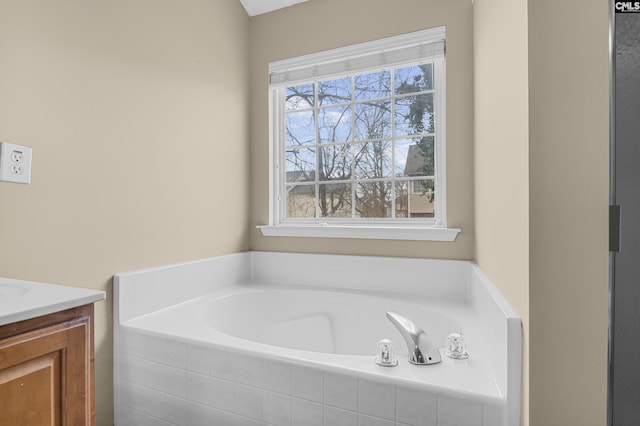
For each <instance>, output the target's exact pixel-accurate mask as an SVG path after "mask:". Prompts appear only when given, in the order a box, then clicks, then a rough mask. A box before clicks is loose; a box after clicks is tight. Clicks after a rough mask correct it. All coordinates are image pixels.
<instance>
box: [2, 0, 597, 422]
mask: <svg viewBox="0 0 640 426" xmlns="http://www.w3.org/2000/svg"><path fill="white" fill-rule="evenodd" d="M606 3H607V2H603V1H600V0H587V1H585V0H582V1H578V0H569V1H566V2H557V1H552V0H529V1H528V2H527V1H526V0H517V1H513V0H475V5H473V7H472V4H471V1H468V0H448V1H442V0H397V1H395V2H393V4H394V7H392V8H390V7H389V2H388V1H384V0H349V1H348V2H346V1H344V0H312V1H310V2H307V3H303V4H300V5H297V6H295V7H292V8H287V9H283V10H281V11H279V12H276V13H271V14H267V15H262V16H259V17H256V18H253V19H251V20H249V19H248V18H247V17H246V15H245V13H244V11H243V10H242V8H241V6H240V4H239V2H238V1H237V0H216V1H207V0H189V1H187V2H175V1H170V0H137V1H136V2H130V1H124V0H118V1H112V2H101V3H97V2H90V3H89V2H81V1H78V0H59V1H57V2H50V1H46V0H25V1H13V0H0V140H1V141H6V142H12V143H17V144H23V145H27V146H31V147H33V149H34V169H33V175H32V184H31V185H26V186H25V185H17V184H10V183H5V182H0V235H1V236H2V237H1V242H2V243H3V244H1V245H0V276H6V277H13V278H19V279H28V280H36V281H45V282H53V283H61V284H67V285H74V286H81V287H86V288H95V289H102V290H107V292H108V297H109V299H108V301H107V302H100V303H99V304H98V305H97V311H96V314H97V318H96V331H97V333H96V349H97V363H96V371H97V381H96V385H97V411H98V424H99V426H106V425H109V424H111V420H112V396H111V395H112V372H111V370H112V368H111V363H112V327H111V321H112V315H111V310H112V301H111V276H112V275H113V274H114V273H115V272H119V271H126V270H131V269H134V268H140V267H145V266H152V265H160V264H166V263H174V262H178V261H182V260H189V259H197V258H203V257H208V256H214V255H218V254H224V253H231V252H237V251H242V250H246V249H248V248H252V249H256V250H282V251H300V252H333V253H352V254H373V255H378V254H385V255H394V256H414V257H416V256H417V257H445V258H472V257H475V258H476V259H477V261H478V262H479V263H480V265H481V267H482V268H483V269H484V270H485V271H486V272H487V273H488V275H489V276H490V277H491V279H492V280H493V281H494V282H495V283H496V284H497V286H498V287H499V288H500V290H501V291H502V293H503V294H504V295H505V296H506V298H507V299H508V300H509V302H510V303H511V304H512V305H513V306H514V307H515V309H516V310H517V311H518V312H519V313H520V315H522V317H523V319H524V327H525V330H524V331H525V391H526V390H527V381H528V378H530V406H529V408H528V409H527V407H528V405H527V403H526V400H527V398H526V395H525V413H524V415H523V417H524V419H525V424H526V422H527V421H528V420H529V419H528V418H527V410H529V411H530V422H529V424H531V425H533V426H555V425H565V424H571V425H573V424H575V425H578V424H579V425H581V426H582V425H586V426H590V425H593V426H596V425H602V424H604V416H605V412H606V400H605V395H606V327H607V318H606V314H607V252H606V237H607V236H606V211H607V210H606V209H607V207H606V206H607V196H606V194H607V158H608V155H607V126H608V121H607V57H606V55H607V19H608V12H607V5H606ZM363 11H366V12H363ZM365 13H366V19H364V18H362V16H363V14H365ZM354 23H356V25H353V24H354ZM438 25H446V26H447V66H448V69H447V86H448V93H447V118H448V128H447V133H448V134H447V136H448V141H447V144H448V152H447V167H448V189H449V190H448V194H447V196H448V201H449V217H448V220H449V224H450V226H452V227H460V228H462V229H463V234H462V235H461V236H459V237H458V241H456V242H455V243H429V242H395V241H366V240H364V241H357V240H356V241H346V240H344V241H343V240H324V239H303V238H298V239H296V238H275V237H272V238H264V237H262V236H261V235H260V233H259V232H258V231H257V230H255V226H256V225H259V224H265V223H267V220H268V185H267V180H268V158H267V153H268V131H267V129H268V122H267V109H266V96H267V80H266V70H267V64H268V62H270V61H273V60H278V59H284V58H288V57H292V56H296V55H300V54H305V53H311V52H315V51H319V50H323V49H329V48H334V47H339V46H344V45H348V44H352V43H357V42H362V41H368V40H373V39H378V38H381V37H386V36H390V35H395V34H400V33H405V32H410V31H414V30H420V29H424V28H430V27H434V26H438ZM310 31H311V32H312V33H314V34H318V35H317V36H313V37H308V36H302V34H306V33H308V32H310ZM473 49H475V53H474V52H473ZM249 57H250V58H251V66H249V65H250V64H249V62H250V61H249ZM472 58H473V59H472ZM474 60H475V65H474ZM220 64H224V68H222V67H220ZM474 68H475V71H474ZM249 69H250V70H251V71H250V74H249ZM474 72H475V75H474ZM247 81H249V82H250V88H251V93H249V89H248V88H247V84H246V83H247ZM474 83H475V88H474ZM249 96H251V99H250V100H251V102H249ZM474 97H475V99H474ZM474 107H475V113H474ZM249 114H250V121H248V119H247V117H248V115H249ZM474 114H475V116H474ZM474 119H475V120H474ZM474 121H475V126H474V125H473V123H474ZM247 123H249V124H247ZM249 133H251V140H249ZM474 137H475V143H474V142H473V139H474ZM474 150H475V159H474ZM246 165H249V166H250V170H251V171H252V172H251V180H249V179H248V178H247V175H246V173H245V166H246ZM474 169H475V171H474ZM238 188H241V189H243V190H241V191H238ZM247 188H250V190H251V192H250V197H248V196H246V195H242V194H246V193H247V191H245V190H246V189H247ZM586 189H588V190H589V192H588V194H586V193H585V190H586ZM474 193H475V197H474ZM585 195H588V196H585ZM222 200H223V201H222ZM221 205H223V206H224V207H225V208H224V209H221V208H220V206H221ZM474 224H475V225H474ZM527 353H528V354H530V357H527ZM576 354H577V355H576ZM529 358H530V361H528V360H529ZM527 371H528V372H529V374H527Z"/></svg>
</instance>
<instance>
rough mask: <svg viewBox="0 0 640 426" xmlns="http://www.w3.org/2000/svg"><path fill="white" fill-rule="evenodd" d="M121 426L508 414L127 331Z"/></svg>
mask: <svg viewBox="0 0 640 426" xmlns="http://www.w3.org/2000/svg"><path fill="white" fill-rule="evenodd" d="M120 339H122V341H125V342H130V343H133V342H136V343H133V344H130V345H127V346H122V345H119V348H120V351H119V352H117V354H116V355H117V356H116V374H117V376H118V377H119V378H120V380H119V381H118V386H119V393H118V394H119V395H120V401H119V403H118V404H117V407H118V408H117V410H116V423H115V424H116V426H146V425H154V426H192V425H193V426H199V425H203V426H204V425H207V426H210V425H216V426H227V425H228V426H494V425H495V424H496V423H495V422H496V421H498V422H501V419H502V418H503V416H504V409H503V408H502V407H500V406H497V405H490V404H482V403H479V402H473V401H468V400H464V399H460V398H453V397H450V396H447V395H439V394H435V393H431V392H428V391H425V390H416V389H413V388H408V387H403V386H396V385H390V384H388V383H383V382H377V381H375V380H370V379H364V378H358V377H354V376H350V375H343V374H338V373H335V372H328V371H322V370H320V369H316V368H310V367H306V366H303V365H298V364H293V363H291V364H290V363H286V362H283V361H281V360H272V359H263V358H259V357H254V356H251V355H246V354H233V353H232V352H228V351H225V350H220V349H218V348H216V347H213V346H206V345H197V344H189V343H184V342H177V341H170V340H167V339H166V338H165V337H163V336H155V335H152V334H147V333H140V332H137V331H132V330H129V329H126V328H123V329H121V335H120Z"/></svg>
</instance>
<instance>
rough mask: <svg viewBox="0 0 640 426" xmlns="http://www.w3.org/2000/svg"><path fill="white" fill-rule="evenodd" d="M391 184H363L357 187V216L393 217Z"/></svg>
mask: <svg viewBox="0 0 640 426" xmlns="http://www.w3.org/2000/svg"><path fill="white" fill-rule="evenodd" d="M391 197H392V193H391V182H361V183H358V184H357V186H356V215H357V216H358V217H361V218H388V217H391Z"/></svg>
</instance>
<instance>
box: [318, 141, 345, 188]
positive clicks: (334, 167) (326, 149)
mask: <svg viewBox="0 0 640 426" xmlns="http://www.w3.org/2000/svg"><path fill="white" fill-rule="evenodd" d="M318 149H319V153H320V158H318V163H319V164H318V167H319V170H320V176H319V178H320V180H321V181H327V180H346V179H350V178H351V164H352V158H351V149H350V146H349V145H342V144H340V145H323V146H321V147H319V148H318Z"/></svg>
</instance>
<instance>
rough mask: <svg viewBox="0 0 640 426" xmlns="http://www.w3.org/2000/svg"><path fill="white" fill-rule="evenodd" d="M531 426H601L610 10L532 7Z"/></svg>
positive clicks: (571, 2) (578, 5) (540, 3)
mask: <svg viewBox="0 0 640 426" xmlns="http://www.w3.org/2000/svg"><path fill="white" fill-rule="evenodd" d="M529 76H530V84H529V101H530V102H529V107H530V116H529V117H530V118H529V120H530V121H529V125H530V129H531V132H530V143H529V169H530V181H529V190H530V202H529V205H530V265H529V268H530V282H529V288H530V320H531V321H530V324H531V325H530V335H531V338H530V342H531V345H530V356H531V367H530V374H531V399H530V403H531V425H533V426H560V425H581V426H602V425H604V424H606V391H607V387H606V383H607V382H606V366H607V363H606V362H607V298H608V296H607V288H608V285H607V268H608V266H607V261H608V259H607V256H608V253H607V244H608V240H607V209H608V207H607V206H608V177H609V176H608V157H609V156H608V141H609V135H608V130H609V127H608V126H609V122H608V113H609V112H608V2H607V1H603V0H587V1H585V0H567V1H560V2H559V1H554V0H530V1H529Z"/></svg>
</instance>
